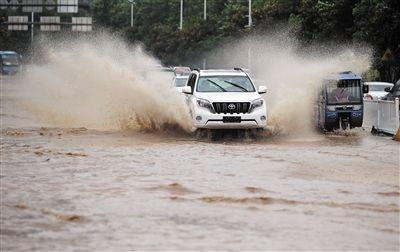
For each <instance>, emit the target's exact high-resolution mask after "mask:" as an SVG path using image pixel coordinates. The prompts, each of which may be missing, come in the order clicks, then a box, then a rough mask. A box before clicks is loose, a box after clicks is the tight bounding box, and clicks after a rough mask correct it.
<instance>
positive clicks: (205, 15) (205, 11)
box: [204, 0, 207, 20]
mask: <svg viewBox="0 0 400 252" xmlns="http://www.w3.org/2000/svg"><path fill="white" fill-rule="evenodd" d="M204 20H207V0H204Z"/></svg>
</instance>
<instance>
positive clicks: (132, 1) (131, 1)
mask: <svg viewBox="0 0 400 252" xmlns="http://www.w3.org/2000/svg"><path fill="white" fill-rule="evenodd" d="M128 2H129V3H130V4H131V27H133V3H134V0H128Z"/></svg>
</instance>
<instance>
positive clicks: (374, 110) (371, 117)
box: [363, 98, 400, 134]
mask: <svg viewBox="0 0 400 252" xmlns="http://www.w3.org/2000/svg"><path fill="white" fill-rule="evenodd" d="M363 127H366V128H375V129H376V130H378V131H381V132H385V133H389V134H396V132H397V130H398V129H399V127H400V112H399V98H396V99H395V100H394V101H385V100H364V120H363Z"/></svg>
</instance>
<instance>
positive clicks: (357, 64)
mask: <svg viewBox="0 0 400 252" xmlns="http://www.w3.org/2000/svg"><path fill="white" fill-rule="evenodd" d="M41 45H42V46H41V48H40V49H41V51H43V52H44V53H43V57H42V58H43V59H44V62H43V63H41V64H35V65H33V66H31V67H30V68H29V71H28V73H27V75H26V77H25V80H24V81H23V83H24V85H26V87H25V88H24V90H25V92H26V93H27V94H29V95H26V96H25V97H26V98H25V99H23V100H21V101H20V104H22V105H23V106H24V108H25V109H26V110H28V111H30V112H32V113H33V114H35V115H37V116H38V117H39V118H40V119H41V120H43V121H44V122H46V123H51V124H53V125H55V126H59V127H81V126H84V127H88V128H98V129H126V128H128V129H162V128H165V127H171V126H178V127H180V128H182V129H184V130H187V131H190V130H192V125H191V120H190V117H189V111H188V108H187V106H186V104H185V101H184V96H183V95H182V94H179V93H177V92H176V91H175V90H174V89H173V88H171V86H170V82H171V80H170V77H168V76H165V75H163V74H162V73H160V72H156V71H150V72H149V71H148V69H151V68H154V66H155V65H157V64H158V61H157V60H156V59H154V58H153V57H151V56H149V55H147V54H146V53H144V52H143V51H142V50H141V48H140V47H138V46H136V47H130V46H128V45H126V44H125V43H124V42H122V41H121V40H120V39H118V38H115V37H112V36H110V35H107V34H99V35H95V36H92V37H91V38H89V39H78V40H77V39H66V40H64V42H63V43H61V44H60V43H59V41H58V42H57V43H53V42H51V41H48V40H47V41H42V43H41ZM297 48H298V47H297V44H296V42H295V41H294V40H293V39H291V37H290V36H289V35H288V33H286V32H279V33H270V34H268V35H263V36H253V37H251V38H245V39H240V40H236V41H234V42H233V43H232V42H231V43H229V44H226V45H225V46H223V47H220V48H217V49H215V50H213V51H212V53H211V54H210V55H208V56H207V58H208V63H209V66H211V67H213V68H233V67H234V66H241V67H244V68H250V70H251V73H252V77H253V79H254V80H255V82H256V84H257V85H266V86H267V87H268V89H269V91H268V95H267V97H266V98H267V104H268V110H269V114H270V119H269V123H270V125H272V126H277V127H279V128H281V129H284V130H285V131H286V132H288V133H297V134H301V135H304V134H306V133H310V132H312V129H313V128H314V127H313V123H312V122H313V105H314V97H315V94H316V90H317V86H318V85H320V83H321V79H322V78H323V76H325V75H327V74H329V73H332V72H339V71H344V70H350V71H353V72H355V73H358V74H361V73H363V72H365V71H366V70H367V69H368V68H369V65H370V50H369V49H368V48H354V47H351V46H341V47H339V46H338V47H337V48H329V52H327V50H326V49H323V48H316V49H314V50H312V51H309V52H307V53H304V52H302V53H299V50H298V49H297ZM144 73H145V74H144Z"/></svg>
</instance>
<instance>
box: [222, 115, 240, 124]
mask: <svg viewBox="0 0 400 252" xmlns="http://www.w3.org/2000/svg"><path fill="white" fill-rule="evenodd" d="M241 121H242V118H241V117H240V116H224V117H222V122H224V123H240V122H241Z"/></svg>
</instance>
